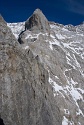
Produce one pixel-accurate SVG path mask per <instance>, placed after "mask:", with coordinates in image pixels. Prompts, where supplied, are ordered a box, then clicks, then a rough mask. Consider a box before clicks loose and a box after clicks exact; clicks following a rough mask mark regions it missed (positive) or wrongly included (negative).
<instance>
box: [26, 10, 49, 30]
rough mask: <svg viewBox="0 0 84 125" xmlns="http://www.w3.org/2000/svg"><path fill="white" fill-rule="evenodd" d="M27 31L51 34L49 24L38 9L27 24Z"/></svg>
mask: <svg viewBox="0 0 84 125" xmlns="http://www.w3.org/2000/svg"><path fill="white" fill-rule="evenodd" d="M25 30H33V31H38V32H39V31H41V32H49V30H50V26H49V22H48V20H47V18H46V17H45V15H44V14H43V13H42V11H41V10H40V9H36V10H35V11H34V13H33V14H32V16H31V17H30V18H29V19H28V20H27V21H26V22H25Z"/></svg>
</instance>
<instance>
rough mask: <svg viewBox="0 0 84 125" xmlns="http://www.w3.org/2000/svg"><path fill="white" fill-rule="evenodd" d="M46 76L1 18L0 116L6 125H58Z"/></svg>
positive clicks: (60, 121) (28, 50) (37, 58)
mask: <svg viewBox="0 0 84 125" xmlns="http://www.w3.org/2000/svg"><path fill="white" fill-rule="evenodd" d="M48 79H49V75H48V72H47V70H46V69H45V68H44V65H43V64H41V62H40V59H39V56H38V55H37V56H34V55H33V53H32V52H31V50H30V49H27V50H26V49H25V48H23V47H22V46H20V44H19V43H18V41H17V40H16V39H15V37H14V36H13V34H12V32H11V30H10V29H9V28H8V27H7V24H6V22H5V21H4V20H3V18H2V17H0V117H1V118H2V119H3V121H4V123H5V125H61V124H62V117H61V114H60V110H59V108H58V106H57V103H56V101H55V99H54V96H53V91H52V87H51V85H50V84H49V83H48Z"/></svg>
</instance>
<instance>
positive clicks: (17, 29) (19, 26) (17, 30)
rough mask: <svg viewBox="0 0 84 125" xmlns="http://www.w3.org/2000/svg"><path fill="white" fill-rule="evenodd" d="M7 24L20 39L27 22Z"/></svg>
mask: <svg viewBox="0 0 84 125" xmlns="http://www.w3.org/2000/svg"><path fill="white" fill-rule="evenodd" d="M7 26H8V27H10V28H11V30H12V32H13V34H14V35H15V37H16V38H17V39H18V36H19V34H20V33H21V32H22V31H23V30H24V27H25V22H18V23H7Z"/></svg>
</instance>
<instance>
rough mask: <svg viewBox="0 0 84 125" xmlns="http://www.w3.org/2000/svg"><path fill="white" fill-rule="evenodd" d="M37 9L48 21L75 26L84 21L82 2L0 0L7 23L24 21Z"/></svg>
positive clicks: (83, 0) (77, 0)
mask: <svg viewBox="0 0 84 125" xmlns="http://www.w3.org/2000/svg"><path fill="white" fill-rule="evenodd" d="M36 8H39V9H41V10H42V12H43V13H44V14H45V16H46V17H47V18H48V20H50V21H54V22H58V23H62V24H73V25H77V24H80V23H81V22H83V21H84V0H0V13H1V15H2V16H3V17H4V19H5V20H6V21H7V22H21V21H25V20H26V19H27V18H28V17H29V16H31V14H32V13H33V11H34V10H35V9H36Z"/></svg>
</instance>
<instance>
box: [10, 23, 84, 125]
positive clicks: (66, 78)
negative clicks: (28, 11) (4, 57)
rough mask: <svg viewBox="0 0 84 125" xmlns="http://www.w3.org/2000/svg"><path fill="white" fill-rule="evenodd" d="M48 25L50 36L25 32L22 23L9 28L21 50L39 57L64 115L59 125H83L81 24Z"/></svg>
mask: <svg viewBox="0 0 84 125" xmlns="http://www.w3.org/2000/svg"><path fill="white" fill-rule="evenodd" d="M49 24H50V32H46V33H44V32H40V33H35V32H33V31H31V30H26V31H24V30H25V28H24V22H23V23H18V24H17V23H13V24H8V26H9V27H10V28H11V30H12V32H13V34H14V35H15V37H16V38H18V35H19V34H20V33H21V32H22V30H23V31H24V33H23V34H21V37H20V38H21V40H22V41H23V43H24V44H22V48H23V49H25V51H26V50H27V49H28V48H30V49H31V50H32V51H33V53H34V55H39V58H40V60H41V62H42V63H43V64H44V66H45V68H46V69H47V70H48V73H49V83H50V84H51V85H52V87H53V93H54V97H55V99H56V101H57V103H58V106H59V108H60V111H61V114H62V115H63V122H62V125H84V24H81V25H78V26H72V25H65V26H64V25H62V24H58V23H52V22H49Z"/></svg>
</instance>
